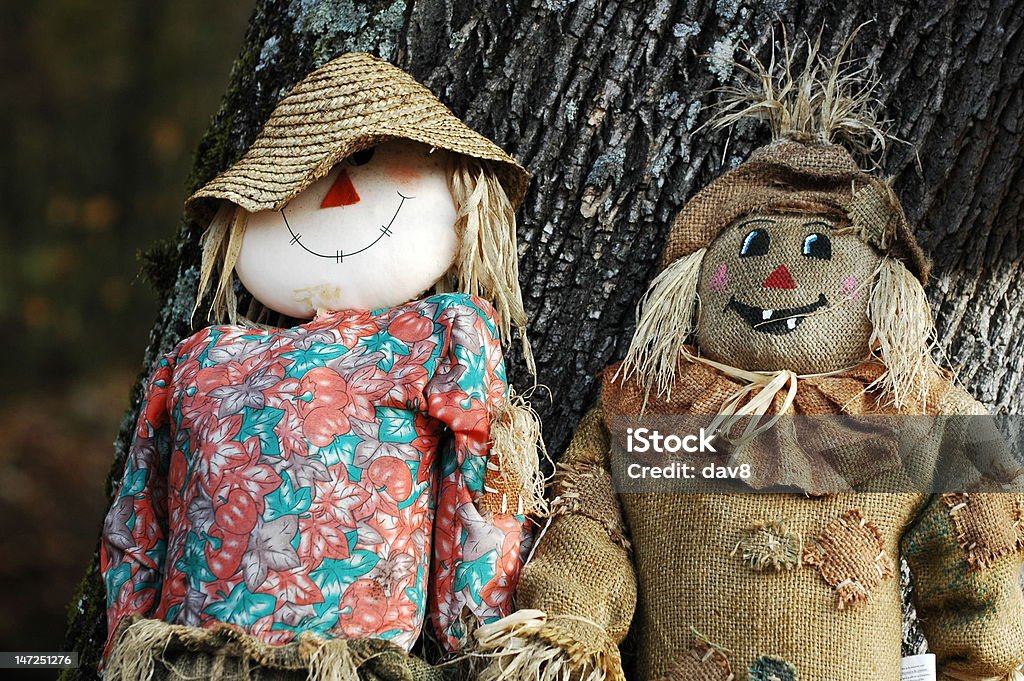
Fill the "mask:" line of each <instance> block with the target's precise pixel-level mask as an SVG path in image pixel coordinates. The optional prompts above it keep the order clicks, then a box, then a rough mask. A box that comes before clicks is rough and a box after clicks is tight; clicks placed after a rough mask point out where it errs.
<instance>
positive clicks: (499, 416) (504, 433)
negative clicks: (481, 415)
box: [491, 386, 547, 514]
mask: <svg viewBox="0 0 1024 681" xmlns="http://www.w3.org/2000/svg"><path fill="white" fill-rule="evenodd" d="M491 454H492V455H493V456H494V457H495V460H496V461H497V465H498V467H499V469H500V471H501V474H500V475H501V477H499V480H501V479H504V480H506V481H513V482H514V483H515V487H517V488H518V489H517V490H516V491H517V492H518V497H519V498H518V499H504V500H503V501H502V504H501V505H502V507H503V508H501V509H500V510H501V511H502V512H505V513H520V514H522V513H530V514H545V513H546V512H547V501H546V500H545V498H544V476H543V475H542V474H541V470H540V460H541V457H542V456H547V451H546V450H545V448H544V440H543V439H542V438H541V425H540V417H539V416H538V415H537V412H535V411H534V410H533V408H532V407H531V406H530V404H529V402H527V401H526V399H525V398H524V397H523V396H522V395H519V394H517V393H516V392H515V390H514V389H513V388H512V386H509V389H508V396H507V397H506V399H505V400H504V403H503V404H502V407H501V409H499V410H498V411H497V412H496V413H495V414H494V422H493V425H492V426H491ZM491 510H494V509H491Z"/></svg>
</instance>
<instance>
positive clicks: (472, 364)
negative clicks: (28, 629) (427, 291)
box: [101, 294, 524, 653]
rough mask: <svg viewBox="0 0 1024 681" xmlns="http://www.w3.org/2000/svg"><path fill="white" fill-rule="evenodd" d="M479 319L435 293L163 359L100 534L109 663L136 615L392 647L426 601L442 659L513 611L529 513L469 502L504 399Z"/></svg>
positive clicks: (215, 332) (477, 308)
mask: <svg viewBox="0 0 1024 681" xmlns="http://www.w3.org/2000/svg"><path fill="white" fill-rule="evenodd" d="M493 314H494V312H493V309H492V308H491V306H490V304H489V303H488V302H486V301H485V300H482V299H480V298H476V297H472V296H468V295H464V294H442V295H435V296H432V297H429V298H426V299H424V300H420V301H417V302H413V303H408V304H405V305H402V306H398V307H395V308H390V309H387V310H381V311H376V312H368V311H341V312H334V313H331V314H327V315H322V316H318V317H317V318H316V319H314V320H313V321H311V322H309V323H307V324H303V325H301V326H298V327H296V328H293V329H286V330H275V331H258V330H252V329H245V328H240V327H235V326H215V327H210V328H207V329H205V330H203V331H200V332H199V333H197V334H195V335H194V336H192V337H190V338H188V339H186V340H185V341H183V342H182V343H181V344H180V345H178V347H177V348H176V349H175V350H174V351H173V352H171V353H169V354H168V355H167V356H165V357H164V358H163V359H162V360H160V362H159V364H158V365H157V367H156V369H155V371H154V373H153V375H152V377H151V379H150V381H149V386H148V390H147V393H146V396H145V400H144V403H143V405H142V408H141V413H140V416H139V419H138V423H137V426H136V430H135V436H134V441H133V444H132V446H131V449H130V451H129V454H128V458H127V462H126V465H125V471H124V477H123V480H122V482H121V485H120V489H119V490H118V491H117V493H116V497H115V499H114V503H113V505H112V507H111V509H110V511H109V512H108V514H107V517H106V521H105V524H104V532H103V542H102V546H101V561H102V570H103V575H104V580H105V583H106V590H107V614H108V627H109V637H110V638H109V639H108V645H107V653H109V651H110V648H111V646H112V644H113V638H114V635H115V632H116V630H117V627H118V625H119V623H120V622H121V621H122V619H124V618H126V617H128V616H130V615H132V614H135V613H139V614H141V615H143V616H144V617H152V618H158V619H162V620H164V621H167V622H173V623H179V624H186V625H191V626H198V627H210V626H216V625H217V624H218V623H221V622H226V623H230V624H233V625H237V626H239V627H242V628H243V629H244V630H245V631H246V632H248V633H250V634H252V635H253V636H255V637H257V638H259V639H260V640H262V641H264V642H267V643H270V644H283V643H287V642H289V641H291V640H293V639H294V638H295V637H296V636H297V635H298V634H299V633H300V632H304V631H311V632H315V633H317V634H320V635H323V636H325V637H343V638H356V637H375V638H384V639H389V640H391V641H393V642H395V643H396V644H398V645H400V646H402V647H403V648H405V649H406V650H408V649H409V648H411V647H412V645H413V643H414V642H415V640H416V638H417V636H418V634H419V631H420V628H421V626H422V623H423V619H424V617H425V616H426V614H427V608H428V598H429V608H430V611H431V613H430V614H431V618H432V619H436V626H437V630H438V632H439V634H440V636H441V640H442V642H443V643H444V644H445V645H446V647H447V648H448V649H450V650H454V649H456V648H457V647H458V646H459V644H460V641H461V638H462V636H463V635H464V633H465V632H464V631H463V629H462V626H463V623H464V619H463V613H464V611H465V612H467V613H468V614H470V615H472V616H473V617H474V618H476V619H477V620H479V621H481V622H490V621H493V620H496V619H498V618H500V617H501V616H503V615H505V614H508V612H509V610H510V598H511V595H512V593H513V591H514V589H515V586H516V581H517V579H518V574H519V568H520V542H521V538H522V532H523V524H524V518H523V516H522V515H513V514H500V513H499V514H494V515H491V514H485V513H483V512H482V511H480V510H479V509H478V507H477V505H476V504H475V502H476V501H478V500H479V499H480V497H481V495H482V494H484V493H485V492H484V478H485V475H486V472H487V470H488V468H491V469H495V468H496V467H497V463H496V462H494V461H490V462H489V456H488V455H489V451H490V446H489V434H490V424H491V414H492V413H494V411H495V409H497V408H498V407H500V405H501V403H502V401H503V400H504V399H505V398H506V391H507V383H506V378H505V370H504V363H503V359H502V351H501V345H500V342H499V339H498V333H497V330H496V328H495V324H494V322H493ZM443 426H446V427H447V428H448V429H449V430H450V431H451V433H452V434H453V436H454V437H453V440H454V444H453V446H449V447H445V446H439V445H441V436H442V427H443ZM488 463H490V466H488ZM428 576H429V580H428ZM428 592H429V596H428Z"/></svg>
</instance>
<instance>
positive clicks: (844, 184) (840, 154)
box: [659, 140, 931, 282]
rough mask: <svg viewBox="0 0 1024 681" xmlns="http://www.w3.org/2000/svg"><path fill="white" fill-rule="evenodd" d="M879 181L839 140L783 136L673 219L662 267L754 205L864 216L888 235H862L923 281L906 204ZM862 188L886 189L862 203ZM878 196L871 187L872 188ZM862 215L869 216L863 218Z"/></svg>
mask: <svg viewBox="0 0 1024 681" xmlns="http://www.w3.org/2000/svg"><path fill="white" fill-rule="evenodd" d="M883 187H884V183H882V182H881V181H880V180H877V179H876V178H873V177H872V176H871V175H868V174H867V173H865V172H863V171H862V170H861V169H860V168H859V167H858V166H857V163H856V161H854V159H853V157H852V156H851V155H850V153H849V152H848V151H847V150H846V149H845V148H844V147H842V146H840V145H837V144H820V143H814V144H805V143H802V142H796V141H792V140H781V141H778V142H773V143H772V144H769V145H767V146H764V147H761V148H760V149H758V150H756V151H755V152H754V153H753V154H751V156H750V158H749V159H748V160H747V161H745V162H744V163H742V164H741V165H740V166H739V167H737V168H735V169H734V170H731V171H729V172H727V173H725V174H723V175H721V176H720V177H718V178H716V179H715V180H713V181H712V182H711V183H710V184H708V185H707V186H706V187H704V188H703V189H701V190H700V191H699V192H697V194H695V195H694V197H693V198H692V199H690V201H689V202H688V203H687V204H686V205H685V206H684V207H683V209H682V210H681V211H680V212H679V214H678V216H677V217H676V219H675V220H674V221H673V223H672V228H671V229H670V231H669V237H668V241H667V242H666V244H665V249H664V251H663V252H662V257H661V263H660V267H659V269H664V268H665V267H667V266H668V265H670V264H671V263H673V262H675V261H676V260H678V259H679V258H681V257H684V256H686V255H689V254H690V253H693V252H695V251H696V250H698V249H700V248H703V247H705V246H707V245H708V244H710V243H711V242H712V241H713V240H714V239H715V237H716V236H718V234H719V232H721V231H722V230H723V229H725V228H726V227H727V226H728V225H730V224H731V223H732V222H734V221H735V220H737V219H738V218H740V217H742V216H743V215H746V214H748V213H751V212H756V211H771V210H780V209H781V210H784V211H786V212H789V211H799V212H822V211H824V212H827V213H835V214H838V215H840V216H843V217H846V218H848V219H850V220H851V221H852V222H855V223H861V224H859V225H857V226H859V227H860V228H862V229H865V230H866V231H867V232H869V233H873V234H880V235H888V236H887V237H886V238H885V240H880V241H874V240H871V239H865V240H866V241H868V242H869V243H871V244H872V245H874V246H875V247H876V248H879V250H883V251H885V252H886V253H888V254H889V255H890V256H892V257H895V258H898V259H899V260H901V261H902V262H903V263H904V264H905V265H906V266H907V268H908V269H909V270H910V271H911V272H913V273H914V275H915V276H916V277H917V278H918V279H920V280H921V281H922V282H925V281H927V279H928V276H929V273H930V270H931V266H930V263H929V262H928V259H927V258H926V257H925V255H924V252H923V251H922V250H921V247H920V246H919V245H918V244H917V241H916V239H914V236H913V234H912V232H911V229H910V225H909V223H908V222H907V219H906V217H905V215H904V214H903V209H902V207H900V205H899V202H898V201H896V199H895V196H894V195H892V194H891V192H888V191H886V190H884V189H883ZM862 190H865V191H864V192H863V193H871V192H876V191H877V192H878V193H880V194H884V197H883V198H884V200H881V199H879V200H876V201H872V202H870V203H871V208H872V209H873V210H872V211H871V212H868V211H864V210H860V207H861V204H863V203H864V202H863V201H861V200H860V199H862V198H863V193H861V192H862ZM872 195H873V196H876V198H877V195H876V194H872ZM864 223H867V224H864Z"/></svg>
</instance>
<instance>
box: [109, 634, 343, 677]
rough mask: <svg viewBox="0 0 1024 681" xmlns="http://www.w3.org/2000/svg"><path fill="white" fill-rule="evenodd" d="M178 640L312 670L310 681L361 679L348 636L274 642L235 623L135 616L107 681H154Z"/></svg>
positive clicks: (118, 647)
mask: <svg viewBox="0 0 1024 681" xmlns="http://www.w3.org/2000/svg"><path fill="white" fill-rule="evenodd" d="M172 642H174V643H175V644H177V645H180V646H181V647H182V648H184V649H190V650H210V651H211V653H212V654H217V652H216V651H217V650H218V649H219V650H225V649H230V654H232V655H237V656H238V657H240V658H241V659H242V660H243V661H245V662H250V661H251V662H254V663H256V664H257V665H260V666H265V667H273V668H278V669H291V670H307V678H308V679H309V681H359V674H358V672H357V669H358V667H359V664H357V663H356V661H355V660H354V659H353V657H352V654H351V652H350V651H349V647H348V644H347V642H346V641H345V640H343V639H332V640H328V639H323V638H320V637H319V636H316V635H313V634H302V635H300V636H299V639H298V642H297V644H295V645H294V646H291V645H289V646H270V645H267V644H265V643H262V642H261V641H258V640H256V639H254V638H253V637H252V636H249V635H248V634H246V633H244V632H243V631H241V630H239V629H236V628H234V627H229V626H222V627H219V628H217V629H200V628H196V627H188V626H183V625H177V624H168V623H166V622H163V621H160V620H153V619H136V620H135V621H133V622H131V623H130V624H128V625H127V626H125V627H124V629H123V631H122V632H121V634H120V635H119V636H118V641H117V644H116V645H115V647H114V649H113V651H112V652H111V654H110V658H109V659H108V660H107V664H106V669H105V676H104V678H105V681H150V680H151V679H152V678H153V675H154V673H155V671H156V664H157V663H159V664H162V665H163V664H168V663H167V662H165V659H164V658H165V656H166V654H167V649H168V647H169V646H170V645H171V643H172Z"/></svg>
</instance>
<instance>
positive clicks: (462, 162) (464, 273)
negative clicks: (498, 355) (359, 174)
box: [192, 154, 536, 374]
mask: <svg viewBox="0 0 1024 681" xmlns="http://www.w3.org/2000/svg"><path fill="white" fill-rule="evenodd" d="M448 186H449V190H450V191H451V194H452V199H453V201H454V202H455V207H456V211H457V217H456V221H455V232H456V234H457V236H458V240H459V246H458V250H457V252H456V254H455V261H454V263H453V264H452V267H451V269H450V270H449V271H448V272H447V273H446V274H445V275H444V277H442V279H441V281H439V282H438V283H437V285H436V286H435V290H436V291H437V292H439V293H442V292H454V291H460V292H463V293H468V294H470V295H475V296H480V297H482V298H486V299H487V300H490V301H491V302H492V303H493V304H494V308H495V311H496V313H497V325H498V331H499V332H500V333H501V337H502V340H503V341H504V342H505V343H508V342H509V340H510V339H511V337H512V330H513V328H514V329H515V330H516V331H517V332H518V333H519V337H520V340H521V342H522V350H523V358H524V359H525V361H526V366H527V368H528V370H529V371H530V373H531V374H536V366H535V364H534V359H533V352H532V351H531V348H530V342H529V339H528V337H527V335H526V310H525V309H524V307H523V296H522V291H521V289H520V287H519V254H518V251H517V246H516V217H515V208H513V206H512V203H511V201H510V200H509V198H508V195H507V194H506V193H505V189H504V187H503V186H502V184H501V182H500V181H499V180H498V177H497V176H496V175H495V173H494V172H493V170H492V169H491V168H490V166H489V165H487V164H485V163H483V162H480V161H478V160H476V159H473V158H469V157H467V156H463V155H460V154H452V155H451V165H450V167H449V175H448ZM248 218H249V213H248V212H247V211H246V210H245V209H244V208H241V207H239V206H236V205H235V204H233V203H230V202H227V201H225V202H223V203H222V205H221V207H220V209H219V210H218V211H217V213H216V215H215V216H214V218H213V220H212V221H211V222H210V225H209V227H207V229H206V232H205V233H204V235H203V241H202V244H203V255H202V263H201V265H200V274H199V291H198V295H197V296H196V304H195V307H194V308H193V310H192V314H193V315H194V314H195V312H196V310H198V309H199V306H200V304H201V303H202V301H203V300H204V298H205V297H206V296H207V295H208V294H211V293H212V299H211V300H210V313H209V319H210V320H212V321H214V322H215V323H224V322H228V323H230V324H238V323H239V322H241V323H246V324H249V325H256V324H255V322H253V321H251V320H252V319H260V318H262V317H263V316H264V315H265V312H266V311H265V310H264V309H263V307H262V306H261V305H259V304H258V303H256V302H255V301H254V302H253V304H252V305H250V308H249V314H248V315H246V316H243V315H241V314H240V313H239V311H238V300H237V297H236V296H235V290H234V271H235V264H236V263H237V262H238V255H239V253H241V250H242V238H243V237H244V236H245V225H246V223H247V221H248Z"/></svg>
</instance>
